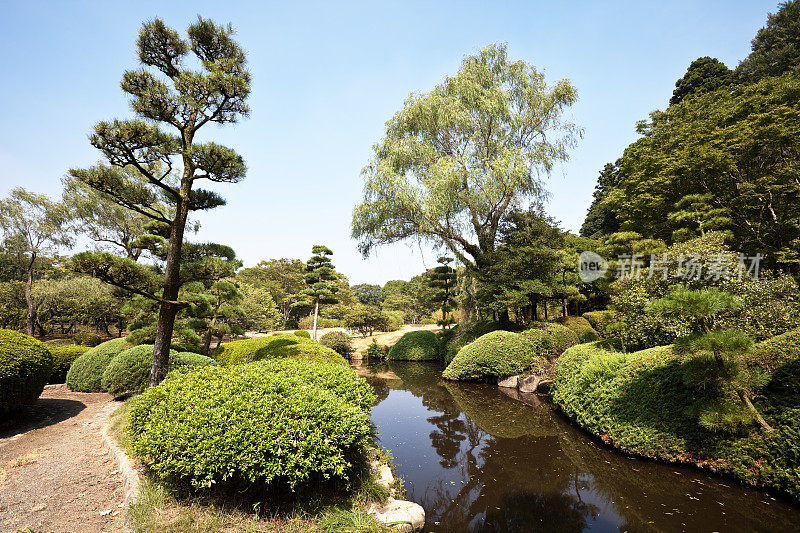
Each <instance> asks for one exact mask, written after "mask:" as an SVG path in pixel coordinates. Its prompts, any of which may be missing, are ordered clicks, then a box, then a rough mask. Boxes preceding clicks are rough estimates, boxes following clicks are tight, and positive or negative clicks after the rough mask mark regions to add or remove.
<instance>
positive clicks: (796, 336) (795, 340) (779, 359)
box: [748, 329, 800, 374]
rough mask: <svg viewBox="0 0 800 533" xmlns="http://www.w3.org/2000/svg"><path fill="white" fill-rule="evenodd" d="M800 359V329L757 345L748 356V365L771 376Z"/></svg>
mask: <svg viewBox="0 0 800 533" xmlns="http://www.w3.org/2000/svg"><path fill="white" fill-rule="evenodd" d="M798 359H800V329H795V330H792V331H789V332H787V333H784V334H782V335H778V336H775V337H772V338H771V339H767V340H765V341H762V342H759V343H757V344H756V345H755V346H754V347H753V351H752V353H751V354H750V355H749V356H748V364H749V365H751V366H758V367H760V368H761V369H762V370H764V371H765V372H767V373H769V374H772V373H773V372H775V371H776V370H777V369H778V368H780V367H782V366H783V365H785V364H786V363H787V362H789V361H795V360H798Z"/></svg>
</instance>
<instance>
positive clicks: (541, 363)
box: [442, 331, 551, 381]
mask: <svg viewBox="0 0 800 533" xmlns="http://www.w3.org/2000/svg"><path fill="white" fill-rule="evenodd" d="M537 337H538V338H537ZM550 349H551V346H550V343H549V342H548V340H547V339H546V337H544V336H532V335H531V336H529V335H520V334H518V333H512V332H510V331H493V332H491V333H487V334H486V335H483V336H482V337H479V338H478V339H476V340H474V341H472V342H471V343H469V344H468V345H466V346H465V347H463V348H461V350H459V352H458V354H457V355H456V356H455V358H454V359H453V361H452V362H450V364H449V365H447V368H445V370H444V372H443V373H442V377H444V378H445V379H452V380H458V381H493V380H496V379H497V378H503V377H506V376H512V375H515V374H522V373H523V372H529V371H530V372H533V373H535V374H537V375H543V376H546V375H548V363H547V359H546V356H547V355H548V352H549V350H550Z"/></svg>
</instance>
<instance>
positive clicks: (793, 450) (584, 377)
mask: <svg viewBox="0 0 800 533" xmlns="http://www.w3.org/2000/svg"><path fill="white" fill-rule="evenodd" d="M775 339H777V337H776V338H775ZM775 339H771V340H770V341H773V342H770V341H765V342H762V343H758V344H757V345H756V347H755V351H754V354H758V353H762V354H763V353H774V352H773V351H772V349H773V348H775V347H776V345H779V344H781V343H782V342H783V341H784V340H785V339H778V340H777V341H775ZM795 340H796V339H795ZM609 346H610V344H609V343H606V342H603V341H600V342H595V343H591V344H582V345H580V346H575V347H573V348H570V349H569V350H567V351H566V352H565V353H564V355H562V356H561V359H560V360H559V363H558V367H557V368H556V372H555V383H554V385H553V389H552V396H553V400H554V402H555V403H556V404H557V405H559V406H560V407H561V409H562V410H563V411H564V413H565V414H566V415H567V416H569V417H570V418H572V419H573V420H575V421H576V422H577V423H578V424H579V425H581V426H582V427H584V428H585V429H586V430H588V431H589V432H591V433H593V434H595V435H597V436H601V437H602V438H603V440H604V441H606V442H607V443H609V444H612V445H613V446H615V447H617V448H620V449H622V450H624V451H626V452H628V453H633V454H636V455H640V456H644V457H650V458H656V459H662V460H667V461H676V462H687V463H691V464H694V465H696V466H699V467H701V468H708V469H711V470H713V471H715V472H720V473H724V474H729V475H732V476H735V477H738V478H739V479H741V480H743V481H745V482H747V483H750V484H753V485H758V486H768V487H772V488H774V489H777V490H779V491H783V492H786V493H788V494H790V495H791V496H793V497H794V498H800V357H798V355H800V354H798V353H797V352H795V353H794V354H787V355H786V357H784V358H782V360H781V361H780V362H778V361H777V360H776V359H773V358H768V359H765V361H766V364H765V366H764V369H765V370H768V369H769V368H770V364H771V363H772V362H775V365H774V366H773V372H772V374H771V376H770V378H769V383H768V384H767V385H766V386H764V387H763V388H762V389H760V391H759V392H758V394H756V396H755V398H754V400H753V403H754V404H755V405H756V407H757V408H758V409H759V411H760V412H761V413H762V414H763V416H764V418H765V419H766V420H767V422H768V423H769V424H770V425H772V426H773V427H774V428H775V430H774V431H772V432H764V431H762V430H761V429H760V428H758V427H757V426H753V427H752V428H751V429H750V431H749V432H748V433H746V434H743V435H742V434H733V433H727V432H714V431H710V430H707V429H704V428H703V427H702V426H700V424H699V423H698V422H697V418H696V417H695V416H692V415H691V414H689V412H690V407H692V406H693V405H694V403H695V402H696V401H697V398H696V397H695V396H696V394H697V393H696V391H695V390H693V389H689V388H687V387H686V386H684V385H683V379H682V374H683V369H682V365H681V357H679V356H678V355H676V354H674V353H673V352H672V349H671V347H670V346H660V347H656V348H650V349H646V350H642V351H638V352H633V353H622V352H616V351H614V350H612V349H610V348H609Z"/></svg>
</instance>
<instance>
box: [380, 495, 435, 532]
mask: <svg viewBox="0 0 800 533" xmlns="http://www.w3.org/2000/svg"><path fill="white" fill-rule="evenodd" d="M367 513H368V514H370V515H372V516H374V517H375V519H376V520H378V521H379V522H383V523H384V524H391V525H392V526H394V528H395V529H397V531H402V532H404V533H406V532H407V533H413V532H414V531H422V528H423V527H425V509H423V508H422V506H421V505H419V504H416V503H414V502H408V501H405V500H392V499H389V501H388V502H387V503H386V504H384V505H381V504H377V503H373V504H372V505H371V506H370V507H369V509H368V510H367Z"/></svg>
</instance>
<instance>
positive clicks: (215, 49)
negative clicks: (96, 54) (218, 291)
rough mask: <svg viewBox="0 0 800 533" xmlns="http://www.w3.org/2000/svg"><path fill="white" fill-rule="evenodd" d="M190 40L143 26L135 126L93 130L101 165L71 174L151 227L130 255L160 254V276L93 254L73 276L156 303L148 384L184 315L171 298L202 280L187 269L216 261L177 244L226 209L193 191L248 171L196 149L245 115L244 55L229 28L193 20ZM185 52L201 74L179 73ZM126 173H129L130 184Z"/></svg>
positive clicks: (213, 150) (129, 88)
mask: <svg viewBox="0 0 800 533" xmlns="http://www.w3.org/2000/svg"><path fill="white" fill-rule="evenodd" d="M187 34H188V40H185V39H183V38H181V36H180V35H179V34H178V32H176V31H175V30H173V29H172V28H169V27H168V26H166V25H165V24H164V22H163V21H162V20H160V19H154V20H152V21H149V22H146V23H145V24H144V25H143V26H142V29H141V30H140V32H139V38H138V41H137V48H138V56H139V61H140V62H141V63H142V66H143V68H142V69H140V70H131V71H127V72H126V73H125V74H124V76H123V79H122V89H123V90H124V91H125V92H127V93H128V94H130V95H131V97H132V102H131V106H132V108H133V110H134V112H135V113H136V114H137V115H138V116H139V117H141V119H139V120H113V121H104V122H100V123H99V124H97V126H95V129H94V133H93V134H92V135H91V137H90V141H91V143H92V145H93V146H94V147H95V148H97V149H98V150H100V151H101V152H102V153H103V155H104V156H105V158H106V159H107V161H108V165H104V164H101V165H97V166H94V167H92V168H89V169H74V170H71V171H70V174H71V175H72V176H73V177H75V178H76V179H78V180H80V181H81V182H83V183H85V184H87V185H88V186H90V187H92V188H93V189H95V190H97V191H100V192H102V193H104V194H105V195H106V196H107V197H108V198H109V199H110V200H112V201H114V202H116V203H117V204H119V205H120V206H122V207H125V208H127V209H130V210H132V211H136V212H137V213H139V214H141V215H143V216H145V217H147V218H148V219H149V220H150V228H149V230H150V231H149V234H148V235H146V236H143V237H141V238H140V239H139V242H138V243H137V246H140V247H141V246H146V247H148V250H151V249H155V250H156V251H157V255H159V256H160V257H159V258H160V259H161V260H163V262H164V265H163V269H162V270H161V271H160V272H154V271H153V270H152V269H150V268H148V267H147V265H139V264H137V263H136V262H134V261H133V260H132V259H128V258H121V257H117V256H115V255H113V254H110V253H100V252H85V253H83V254H79V256H80V257H79V259H78V260H77V261H75V263H74V268H75V269H76V270H78V271H80V272H84V273H87V274H90V275H93V276H95V277H98V278H100V279H101V280H103V281H106V282H107V283H110V284H112V285H115V286H118V287H121V288H124V289H126V290H128V291H130V292H132V293H134V294H139V295H142V296H145V297H147V298H150V299H152V300H154V301H156V302H158V306H159V309H158V321H157V324H156V333H155V348H154V350H153V361H152V366H151V370H150V384H151V385H156V384H158V383H159V382H160V381H161V380H162V379H164V376H165V375H166V374H167V371H168V369H169V351H170V343H171V341H172V332H173V328H174V324H175V318H176V316H177V315H178V313H179V312H180V311H181V310H182V309H184V308H186V307H188V306H189V303H188V302H186V301H182V300H180V299H179V298H178V295H179V291H180V289H181V286H182V285H183V284H184V283H186V282H188V281H196V280H198V279H207V278H206V277H204V276H205V274H207V272H208V269H209V268H208V267H209V265H208V264H206V263H205V262H202V261H200V263H201V264H200V265H197V267H196V268H192V265H191V263H192V262H196V261H197V260H198V259H200V258H201V257H202V256H204V255H212V256H217V255H218V254H217V253H215V250H214V249H213V247H212V246H210V245H195V246H194V247H192V248H193V249H188V248H190V247H188V246H185V245H184V234H185V232H186V229H187V223H188V220H189V214H190V213H192V212H197V211H204V210H208V209H213V208H215V207H219V206H221V205H224V203H225V201H224V200H223V198H222V197H221V196H220V195H219V194H217V193H216V192H213V191H210V190H205V189H198V188H196V184H197V182H198V181H200V180H209V181H212V182H217V183H236V182H239V181H241V180H242V179H243V178H244V176H245V172H246V167H245V164H244V161H243V159H242V157H241V156H240V155H239V154H237V153H236V152H235V151H234V150H232V149H230V148H227V147H225V146H221V145H219V144H216V143H214V142H205V143H200V142H197V136H198V133H199V132H200V130H201V129H202V128H203V127H204V126H206V125H208V124H211V123H217V124H226V123H235V122H237V121H238V119H239V118H240V117H242V116H246V115H247V113H248V112H249V108H248V107H247V105H246V100H247V97H248V96H249V94H250V73H249V72H248V71H247V70H246V68H245V67H246V57H245V52H244V50H242V48H241V47H240V46H239V44H238V43H237V42H236V41H235V40H234V39H233V34H234V30H233V28H232V27H231V26H227V27H223V26H220V25H217V24H215V23H214V22H212V21H210V20H208V19H204V18H202V17H200V18H198V20H197V22H195V23H194V24H192V25H190V26H189V28H188V30H187ZM190 53H191V54H192V55H193V56H194V57H195V58H196V60H197V61H196V63H197V66H198V67H199V68H189V67H188V66H186V65H185V64H184V61H185V60H187V59H188V58H189V55H190ZM154 71H155V72H154ZM162 126H163V127H168V128H170V129H171V132H168V131H166V130H165V129H163V128H162ZM176 169H179V170H176ZM127 170H135V172H136V176H135V177H131V176H130V175H129V174H127V173H126V171H127ZM163 204H167V206H168V209H167V210H164V209H162V205H163ZM151 247H152V248H151ZM225 255H226V254H222V256H223V257H224V256H225ZM162 273H163V275H162ZM227 275H230V274H227ZM210 279H220V277H214V276H211V277H210Z"/></svg>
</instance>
